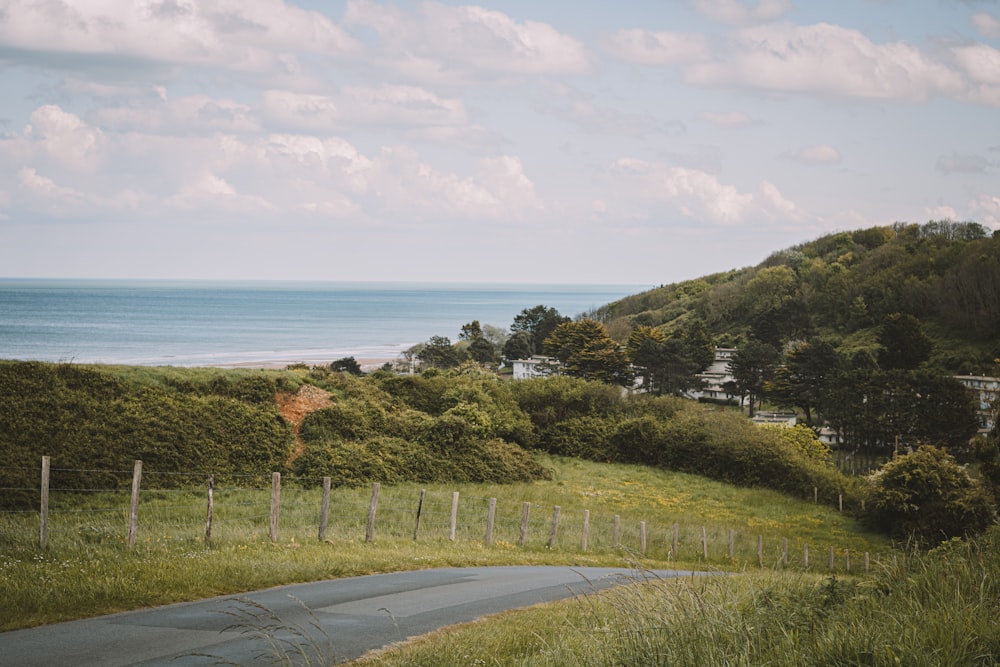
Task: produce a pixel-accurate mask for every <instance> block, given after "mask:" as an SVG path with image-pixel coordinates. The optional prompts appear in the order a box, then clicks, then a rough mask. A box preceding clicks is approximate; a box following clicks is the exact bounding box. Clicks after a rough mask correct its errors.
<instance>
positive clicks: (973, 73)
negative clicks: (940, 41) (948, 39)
mask: <svg viewBox="0 0 1000 667" xmlns="http://www.w3.org/2000/svg"><path fill="white" fill-rule="evenodd" d="M952 53H954V54H955V59H956V60H957V61H958V64H959V65H960V66H961V68H962V70H964V71H965V73H966V74H967V75H968V76H969V78H970V79H972V81H973V82H974V83H977V84H980V83H985V84H1000V51H998V50H997V49H994V48H993V47H992V46H987V45H986V44H975V45H973V46H961V47H956V48H954V49H952Z"/></svg>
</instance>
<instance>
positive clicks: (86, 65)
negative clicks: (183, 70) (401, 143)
mask: <svg viewBox="0 0 1000 667" xmlns="http://www.w3.org/2000/svg"><path fill="white" fill-rule="evenodd" d="M6 5H7V7H6V8H5V11H4V12H2V13H0V43H3V44H5V45H6V46H7V47H8V48H13V49H17V50H19V51H20V52H22V53H23V54H24V55H22V56H20V57H19V59H20V60H21V61H22V62H23V63H24V64H28V65H30V64H32V63H39V64H41V63H42V62H44V65H45V66H47V67H52V66H57V67H60V68H62V69H71V70H73V69H83V70H89V71H93V69H94V68H95V67H100V66H104V67H108V66H111V65H112V64H115V66H116V67H120V66H121V65H122V64H127V65H129V66H132V67H150V66H156V65H160V66H169V65H200V66H211V67H215V68H221V69H226V70H236V71H242V72H246V73H255V74H256V73H261V72H279V73H285V74H287V73H289V72H291V71H292V70H294V69H295V68H296V67H297V59H296V56H294V55H292V54H293V53H302V52H305V53H314V54H322V55H327V56H337V55H343V54H348V53H352V52H354V51H355V50H356V49H357V48H358V43H357V42H356V41H355V40H354V39H353V38H352V37H350V36H349V35H348V34H347V33H346V32H344V31H343V30H342V29H341V28H340V27H338V26H337V25H335V24H334V23H333V22H331V21H330V20H329V19H327V18H326V17H325V16H323V15H322V14H320V13H319V12H313V11H308V10H304V9H300V8H298V7H296V6H294V5H290V4H287V3H285V2H282V0H255V2H250V3H246V2H240V1H239V0H199V1H198V2H185V1H184V0H165V1H164V2H160V3H139V2H130V1H129V0H109V1H108V2H104V3H72V4H70V3H64V2H58V1H54V2H30V1H29V0H11V1H10V2H7V3H6ZM43 55H44V57H42V56H43Z"/></svg>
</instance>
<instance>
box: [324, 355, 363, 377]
mask: <svg viewBox="0 0 1000 667" xmlns="http://www.w3.org/2000/svg"><path fill="white" fill-rule="evenodd" d="M330 370H331V371H335V372H338V373H350V374H351V375H363V372H362V370H361V364H359V363H358V361H357V359H355V358H354V357H344V358H343V359H337V360H336V361H334V362H333V363H331V364H330Z"/></svg>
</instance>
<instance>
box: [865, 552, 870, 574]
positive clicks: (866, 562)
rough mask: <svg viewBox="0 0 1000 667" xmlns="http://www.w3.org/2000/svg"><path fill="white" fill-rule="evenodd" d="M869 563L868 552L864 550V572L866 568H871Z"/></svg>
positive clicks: (866, 570)
mask: <svg viewBox="0 0 1000 667" xmlns="http://www.w3.org/2000/svg"><path fill="white" fill-rule="evenodd" d="M871 564H872V562H871V559H870V558H869V556H868V552H867V551H866V552H865V572H868V570H869V569H870V568H871Z"/></svg>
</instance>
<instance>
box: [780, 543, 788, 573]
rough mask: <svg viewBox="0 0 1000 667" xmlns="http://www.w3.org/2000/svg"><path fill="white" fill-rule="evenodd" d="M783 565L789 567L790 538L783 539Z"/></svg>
mask: <svg viewBox="0 0 1000 667" xmlns="http://www.w3.org/2000/svg"><path fill="white" fill-rule="evenodd" d="M781 567H788V538H787V537H785V538H782V540H781Z"/></svg>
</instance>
